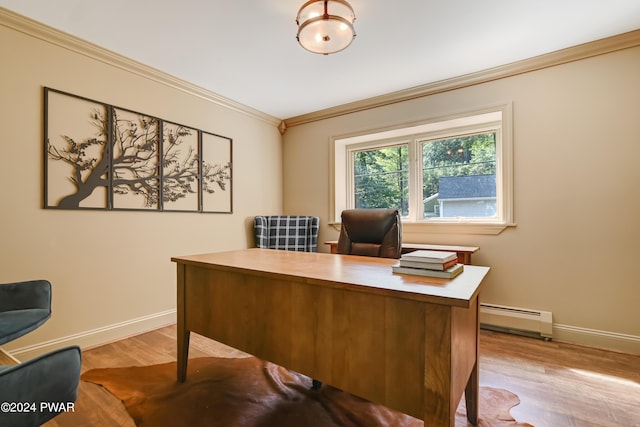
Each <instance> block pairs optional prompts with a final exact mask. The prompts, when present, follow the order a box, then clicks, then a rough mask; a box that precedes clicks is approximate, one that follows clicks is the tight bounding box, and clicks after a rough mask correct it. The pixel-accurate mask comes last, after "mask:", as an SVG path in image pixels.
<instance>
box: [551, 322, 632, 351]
mask: <svg viewBox="0 0 640 427" xmlns="http://www.w3.org/2000/svg"><path fill="white" fill-rule="evenodd" d="M553 340H554V341H561V342H566V343H570V344H578V345H584V346H588V347H596V348H602V349H605V350H613V351H617V352H620V353H627V354H635V355H640V337H638V336H635V335H626V334H618V333H615V332H607V331H598V330H596V329H587V328H579V327H576V326H569V325H560V324H554V325H553Z"/></svg>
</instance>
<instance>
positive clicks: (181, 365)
mask: <svg viewBox="0 0 640 427" xmlns="http://www.w3.org/2000/svg"><path fill="white" fill-rule="evenodd" d="M190 336H191V331H187V330H184V329H178V382H181V383H182V382H184V381H185V380H186V379H187V362H188V361H189V337H190Z"/></svg>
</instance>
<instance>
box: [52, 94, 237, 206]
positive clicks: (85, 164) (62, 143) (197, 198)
mask: <svg viewBox="0 0 640 427" xmlns="http://www.w3.org/2000/svg"><path fill="white" fill-rule="evenodd" d="M60 94H61V93H60V92H57V91H56V92H55V93H54V95H60ZM48 95H49V96H51V95H52V93H51V92H50V93H49V94H48ZM54 118H55V116H54ZM50 121H51V119H49V122H50ZM89 124H90V127H91V128H92V129H93V134H92V135H90V136H87V135H86V131H85V133H82V132H79V133H81V134H82V135H83V136H82V137H81V138H78V137H77V136H76V137H72V136H70V135H67V134H63V135H61V136H60V137H59V138H56V139H55V141H52V140H51V138H49V136H48V134H49V132H48V130H45V135H46V140H45V145H46V157H47V162H46V163H48V164H52V163H61V164H63V165H64V166H65V167H64V168H63V169H60V168H58V169H57V170H63V171H68V174H67V176H65V177H64V178H65V179H66V180H68V182H69V183H70V184H71V186H70V187H68V188H70V189H71V188H72V190H71V191H69V190H67V193H68V194H65V195H63V196H62V197H60V198H59V199H57V200H53V201H52V206H48V204H49V201H48V200H45V207H57V208H61V209H80V208H82V207H83V201H86V200H87V199H88V198H89V197H90V196H91V197H96V194H98V193H99V194H102V193H104V194H105V195H106V199H107V200H105V203H104V207H103V208H106V209H141V210H154V209H155V210H179V211H181V210H184V211H200V212H203V211H207V212H210V211H214V212H228V211H230V210H231V202H230V200H231V195H230V194H229V196H228V197H225V198H222V199H220V200H223V203H222V204H221V205H220V203H219V202H216V203H217V204H218V205H220V208H219V209H218V208H217V207H216V205H215V204H214V205H213V209H212V208H207V209H203V201H204V199H205V198H206V197H211V196H210V195H216V196H218V193H225V192H230V183H231V140H230V139H229V138H225V137H220V136H217V135H213V134H208V133H206V132H203V131H200V130H196V129H192V128H189V127H186V126H182V125H177V124H173V123H170V122H166V121H163V120H160V119H157V118H154V117H149V116H146V115H143V114H139V113H135V112H131V111H128V110H121V109H118V108H115V107H111V106H108V105H104V104H92V108H91V111H90V112H89ZM203 135H204V136H203ZM205 136H206V138H205ZM205 139H206V141H207V144H203V141H204V140H205ZM211 144H218V145H219V147H217V148H216V149H215V150H213V149H211V150H210V145H211ZM207 150H210V152H211V153H214V154H212V155H210V156H208V157H207V158H204V156H203V152H205V153H206V152H207ZM220 153H222V154H220ZM220 157H224V158H220ZM50 166H52V165H50ZM49 169H52V168H51V167H50V168H49ZM47 175H51V173H50V174H45V176H46V179H48V180H49V181H51V179H52V177H51V176H47ZM56 177H58V178H60V177H59V176H58V175H56ZM46 184H50V182H47V183H46ZM98 189H102V193H101V192H100V191H97V190H98ZM98 197H99V196H98ZM216 200H217V199H216ZM210 205H212V203H209V204H207V206H210ZM98 208H100V206H99V207H98Z"/></svg>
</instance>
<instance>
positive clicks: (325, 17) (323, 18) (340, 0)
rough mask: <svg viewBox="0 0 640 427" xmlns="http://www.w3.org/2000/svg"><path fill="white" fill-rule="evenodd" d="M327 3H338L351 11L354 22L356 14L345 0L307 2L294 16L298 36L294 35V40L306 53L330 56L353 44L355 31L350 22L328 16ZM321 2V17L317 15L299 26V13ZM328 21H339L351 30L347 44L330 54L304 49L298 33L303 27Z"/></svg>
mask: <svg viewBox="0 0 640 427" xmlns="http://www.w3.org/2000/svg"><path fill="white" fill-rule="evenodd" d="M329 1H333V2H336V3H340V4H342V5H343V6H345V7H347V8H348V9H349V10H350V11H351V15H352V16H353V21H355V20H356V14H355V11H354V10H353V7H351V5H350V4H349V3H348V2H347V1H345V0H309V1H307V2H306V3H304V4H303V5H302V6H300V9H298V15H297V16H296V24H297V25H298V34H297V35H296V40H298V43H299V44H300V46H302V48H303V49H305V50H307V51H308V52H311V53H318V54H321V55H329V54H332V53H338V52H342V51H343V50H345V49H346V48H348V47H349V46H351V43H353V40H354V39H355V38H356V30H355V28H354V26H353V22H350V21H349V20H348V19H345V18H343V17H342V16H339V15H330V14H329V13H328V3H329ZM321 2H323V3H324V13H323V14H322V15H318V16H316V17H313V18H309V19H307V20H306V21H304V22H303V23H302V25H301V24H300V12H302V11H303V10H304V9H305V8H306V7H307V6H309V5H310V4H313V3H321ZM330 20H334V21H339V22H341V23H343V24H345V25H346V26H347V27H349V29H350V30H351V34H352V36H351V40H349V43H347V44H346V45H345V46H344V47H343V48H342V49H338V50H334V51H332V52H326V53H325V52H318V51H315V50H311V49H309V48H308V47H306V46H305V45H304V44H302V42H301V41H300V33H301V32H302V30H303V29H304V28H305V27H307V26H308V25H311V24H313V23H315V22H318V21H330Z"/></svg>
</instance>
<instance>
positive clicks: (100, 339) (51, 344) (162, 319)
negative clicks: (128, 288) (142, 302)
mask: <svg viewBox="0 0 640 427" xmlns="http://www.w3.org/2000/svg"><path fill="white" fill-rule="evenodd" d="M174 323H176V310H175V309H172V310H167V311H163V312H160V313H154V314H150V315H148V316H143V317H138V318H137V319H131V320H127V321H125V322H120V323H115V324H113V325H108V326H104V327H101V328H97V329H92V330H89V331H84V332H80V333H78V334H74V335H68V336H66V337H62V338H58V339H54V340H50V341H45V342H42V343H39V344H34V345H30V346H26V347H21V348H17V349H14V350H11V351H10V354H11V356H13V357H14V358H16V359H18V360H22V361H24V360H29V359H32V358H34V357H37V356H40V355H42V354H45V353H48V352H50V351H53V350H57V349H59V348H62V347H67V346H70V345H77V346H80V348H82V349H83V350H86V349H88V348H91V347H98V346H100V345H104V344H107V343H110V342H113V341H118V340H121V339H123V338H127V337H131V336H133V335H138V334H142V333H144V332H149V331H152V330H154V329H158V328H162V327H164V326H168V325H172V324H174Z"/></svg>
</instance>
